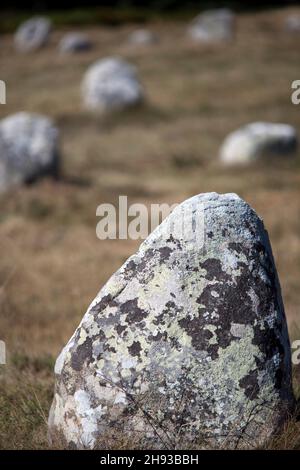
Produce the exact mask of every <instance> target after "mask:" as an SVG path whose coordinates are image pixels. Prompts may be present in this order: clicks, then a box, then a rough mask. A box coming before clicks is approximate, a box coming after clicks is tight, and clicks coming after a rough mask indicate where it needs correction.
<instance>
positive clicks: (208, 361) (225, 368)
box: [49, 193, 294, 449]
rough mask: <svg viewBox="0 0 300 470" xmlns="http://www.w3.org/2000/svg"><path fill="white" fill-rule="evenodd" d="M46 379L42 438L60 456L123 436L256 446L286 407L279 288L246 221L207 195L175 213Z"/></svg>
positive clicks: (256, 229) (95, 307)
mask: <svg viewBox="0 0 300 470" xmlns="http://www.w3.org/2000/svg"><path fill="white" fill-rule="evenodd" d="M182 224H183V225H182ZM203 224H204V225H203ZM181 227H183V230H180V228H181ZM55 374H56V388H55V397H54V401H53V404H52V408H51V411H50V418H49V427H50V435H52V436H63V437H64V438H65V440H66V443H67V444H68V445H69V446H71V447H87V448H91V447H97V446H98V447H104V448H109V447H110V446H111V447H113V446H117V445H118V442H120V439H122V436H124V435H126V436H127V437H129V438H130V437H132V442H137V440H138V442H139V445H140V446H142V447H144V448H164V447H166V448H177V449H180V448H183V449H184V448H187V447H188V448H191V447H192V448H199V447H230V448H232V447H233V448H235V447H255V446H257V445H259V444H262V443H264V442H265V441H266V439H267V438H268V437H269V436H270V435H271V434H272V433H273V432H274V431H275V430H276V429H277V428H278V426H280V424H281V423H282V422H283V420H284V419H285V417H286V413H287V412H288V411H289V410H291V409H292V407H293V403H294V402H293V400H294V399H293V393H292V388H291V363H290V344H289V338H288V332H287V326H286V320H285V313H284V307H283V303H282V298H281V293H280V286H279V281H278V278H277V273H276V268H275V264H274V260H273V255H272V250H271V246H270V243H269V239H268V234H267V232H266V230H265V228H264V225H263V222H262V221H261V219H260V218H259V217H258V216H257V215H256V213H255V212H254V210H253V209H251V207H250V206H249V205H248V204H247V203H246V202H244V201H243V200H242V199H240V198H239V197H238V196H237V195H235V194H224V195H219V194H216V193H208V194H200V195H198V196H195V197H193V198H191V199H188V200H187V201H185V202H184V203H182V204H181V205H180V206H178V207H177V208H176V209H175V210H174V211H173V212H172V214H171V215H170V216H169V217H168V218H167V219H165V221H164V222H163V223H162V224H161V225H160V226H159V227H158V228H157V229H156V230H155V231H154V232H153V233H152V234H151V235H150V236H149V237H148V238H147V239H146V240H145V242H144V243H143V244H142V245H141V246H140V249H139V250H138V252H137V253H136V254H135V255H133V256H132V257H131V258H129V259H128V260H127V262H126V263H125V264H124V265H123V266H122V267H121V269H120V270H119V271H117V272H116V273H115V274H114V275H113V276H112V277H111V278H110V280H109V281H108V282H107V284H106V285H105V286H104V287H103V288H102V290H101V291H100V292H99V294H98V295H97V297H96V298H95V300H94V301H93V302H92V304H91V305H90V307H89V309H88V311H87V313H86V314H85V316H84V317H83V320H82V322H81V324H80V325H79V327H78V328H77V330H76V331H75V333H74V335H73V336H72V338H71V339H70V341H69V343H68V344H67V346H66V347H65V348H64V349H63V350H62V352H61V354H60V356H59V357H58V359H57V362H56V366H55ZM110 439H111V440H110Z"/></svg>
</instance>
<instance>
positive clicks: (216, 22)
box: [188, 8, 235, 42]
mask: <svg viewBox="0 0 300 470" xmlns="http://www.w3.org/2000/svg"><path fill="white" fill-rule="evenodd" d="M234 21H235V15H234V13H233V12H232V11H231V10H229V9H227V8H220V9H217V10H208V11H205V12H204V13H201V14H200V15H198V16H196V18H195V19H194V20H193V21H192V23H191V24H190V26H189V28H188V35H189V36H190V37H191V38H192V39H194V40H195V41H199V42H215V41H224V40H229V39H231V38H232V35H233V31H234Z"/></svg>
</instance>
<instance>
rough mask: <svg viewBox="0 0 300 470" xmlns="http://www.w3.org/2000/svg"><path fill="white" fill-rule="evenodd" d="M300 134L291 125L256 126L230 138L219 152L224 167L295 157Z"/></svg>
mask: <svg viewBox="0 0 300 470" xmlns="http://www.w3.org/2000/svg"><path fill="white" fill-rule="evenodd" d="M297 145H298V144H297V132H296V130H295V128H294V127H292V126H290V125H288V124H273V123H269V122H254V123H251V124H248V125H246V126H244V127H241V128H240V129H238V130H236V131H234V132H232V133H231V134H229V135H228V136H227V137H226V139H225V141H224V143H223V145H222V147H221V150H220V159H221V161H222V162H223V163H225V164H228V165H230V164H247V163H251V162H253V161H257V160H263V159H266V158H274V157H284V156H286V155H292V154H294V153H295V151H296V150H297Z"/></svg>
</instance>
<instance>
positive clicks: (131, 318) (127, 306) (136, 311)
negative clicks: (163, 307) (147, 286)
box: [120, 299, 148, 324]
mask: <svg viewBox="0 0 300 470" xmlns="http://www.w3.org/2000/svg"><path fill="white" fill-rule="evenodd" d="M120 310H121V312H122V313H123V314H127V317H126V321H127V323H129V324H131V323H138V322H140V321H142V320H143V319H144V318H146V317H147V316H148V312H146V311H145V310H143V309H141V308H140V307H139V306H138V299H133V300H127V302H124V303H123V304H121V305H120Z"/></svg>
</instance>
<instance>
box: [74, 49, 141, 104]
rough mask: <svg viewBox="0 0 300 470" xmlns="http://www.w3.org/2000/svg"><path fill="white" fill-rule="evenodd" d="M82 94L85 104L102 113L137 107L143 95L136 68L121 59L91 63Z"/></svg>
mask: <svg viewBox="0 0 300 470" xmlns="http://www.w3.org/2000/svg"><path fill="white" fill-rule="evenodd" d="M82 94H83V101H84V104H85V106H86V107H87V108H90V109H91V110H95V111H98V112H100V113H106V112H110V111H117V110H122V109H124V108H128V107H132V106H135V105H137V104H139V103H140V102H141V101H142V100H143V95H144V93H143V88H142V86H141V84H140V82H139V80H138V77H137V73H136V69H135V67H134V66H132V65H131V64H128V63H127V62H125V61H124V60H122V59H118V58H107V59H102V60H99V61H98V62H96V63H95V64H93V65H91V66H90V67H89V69H88V70H87V72H86V74H85V76H84V79H83V83H82Z"/></svg>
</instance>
